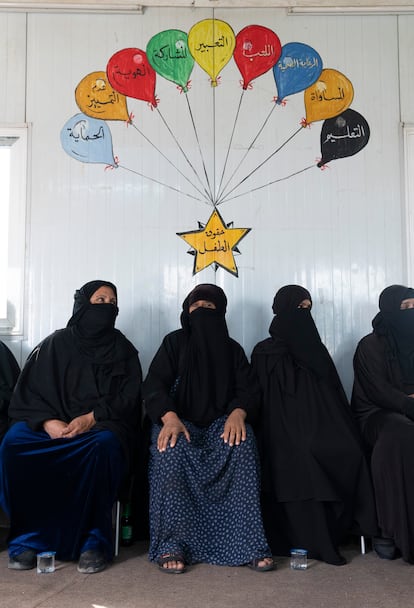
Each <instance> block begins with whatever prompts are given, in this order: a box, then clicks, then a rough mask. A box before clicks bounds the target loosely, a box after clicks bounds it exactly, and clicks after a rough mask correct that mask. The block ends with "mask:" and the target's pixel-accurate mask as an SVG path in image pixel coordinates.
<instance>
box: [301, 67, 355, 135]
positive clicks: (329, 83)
mask: <svg viewBox="0 0 414 608" xmlns="http://www.w3.org/2000/svg"><path fill="white" fill-rule="evenodd" d="M353 98H354V87H353V86H352V83H351V81H350V80H348V78H347V77H346V76H344V75H343V74H341V72H338V71H337V70H331V69H325V70H322V72H321V74H320V76H319V78H318V80H317V81H316V82H314V83H313V84H312V85H311V86H310V87H308V88H307V89H306V90H305V99H304V100H305V109H306V122H307V123H308V124H309V123H311V122H314V121H315V120H326V119H327V118H333V117H334V116H338V114H341V112H344V110H347V109H348V108H349V106H350V105H351V103H352V100H353Z"/></svg>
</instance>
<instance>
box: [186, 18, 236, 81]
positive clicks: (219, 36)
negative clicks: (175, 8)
mask: <svg viewBox="0 0 414 608" xmlns="http://www.w3.org/2000/svg"><path fill="white" fill-rule="evenodd" d="M235 45H236V38H235V35H234V32H233V30H232V28H231V27H230V25H229V24H228V23H226V22H225V21H220V20H219V19H204V20H203V21H199V22H198V23H196V24H195V25H193V27H192V28H191V29H190V31H189V32H188V48H189V49H190V53H191V54H192V56H193V57H194V59H195V61H196V62H197V63H198V65H199V66H200V67H201V68H202V69H203V70H204V71H205V72H207V74H208V75H209V76H210V78H211V86H212V87H216V86H217V76H218V75H219V74H220V72H221V70H222V69H223V68H224V66H225V65H226V64H227V63H228V62H229V61H230V59H231V58H232V56H233V51H234V47H235Z"/></svg>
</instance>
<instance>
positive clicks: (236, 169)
mask: <svg viewBox="0 0 414 608" xmlns="http://www.w3.org/2000/svg"><path fill="white" fill-rule="evenodd" d="M275 107H276V103H274V104H273V106H272V109H271V110H270V112H269V114H268V115H267V117H266V119H265V121H264V123H263V124H262V126H261V127H260V129H259V131H258V133H257V135H256V137H255V138H254V139H253V141H252V142H251V144H250V145H249V147H248V148H247V150H246V152H245V153H244V156H243V158H242V159H241V161H240V162H239V164H238V165H237V167H236V168H235V169H234V171H233V173H232V174H231V175H230V177H229V179H228V180H227V183H226V185H225V186H224V188H223V190H222V191H221V192H220V193H219V195H218V199H220V198H222V197H223V196H226V195H225V192H226V189H227V187H228V185H229V183H230V182H231V180H232V179H233V177H234V176H235V174H236V173H237V171H238V170H239V168H240V165H241V164H242V163H243V161H244V159H245V158H246V156H247V155H248V154H249V152H250V150H251V149H252V148H253V146H254V144H255V143H256V141H257V140H258V139H259V137H260V134H261V133H262V131H263V129H264V128H265V126H266V125H267V123H268V121H269V119H270V117H271V115H272V112H273V110H274V109H275Z"/></svg>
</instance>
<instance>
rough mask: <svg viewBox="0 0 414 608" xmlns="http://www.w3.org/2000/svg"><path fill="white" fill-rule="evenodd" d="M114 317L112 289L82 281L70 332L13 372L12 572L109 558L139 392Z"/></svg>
mask: <svg viewBox="0 0 414 608" xmlns="http://www.w3.org/2000/svg"><path fill="white" fill-rule="evenodd" d="M117 314H118V306H117V291H116V287H115V285H113V284H112V283H110V282H109V281H91V282H89V283H86V285H84V286H83V287H82V288H81V289H80V290H78V291H76V293H75V303H74V308H73V316H72V317H71V319H70V320H69V322H68V325H67V327H66V328H65V329H61V330H59V331H56V332H54V333H53V334H51V335H50V336H49V337H48V338H46V339H45V340H43V342H41V343H40V345H39V346H37V348H35V349H34V351H33V352H32V353H31V355H30V356H29V358H28V360H27V362H26V365H25V367H24V368H23V371H22V373H21V375H20V378H19V380H18V383H17V385H16V389H15V393H14V395H13V397H12V400H11V403H10V408H9V416H10V418H11V427H10V429H9V430H8V432H7V433H6V435H5V437H4V439H3V443H2V445H1V448H0V504H1V505H2V506H3V508H4V510H5V511H6V513H7V514H8V515H9V518H10V535H9V541H8V548H9V556H10V559H9V568H13V569H16V570H27V569H30V568H34V567H35V564H36V553H38V552H39V551H44V550H53V551H56V557H57V559H60V560H76V559H79V563H78V570H79V572H82V573H94V572H99V571H101V570H103V569H104V568H105V566H106V563H107V562H108V561H110V560H111V559H112V556H113V541H112V506H113V503H114V501H115V500H116V497H117V495H118V491H119V488H120V486H121V483H122V481H123V480H124V479H125V477H126V475H127V472H128V466H129V460H130V456H131V453H132V451H133V448H134V444H135V442H136V437H137V429H138V425H139V420H140V387H141V366H140V363H139V359H138V353H137V351H136V349H135V348H134V346H133V345H132V344H131V342H129V340H127V339H126V338H125V336H124V335H123V334H122V333H121V332H119V331H118V330H117V329H115V328H114V325H115V319H116V316H117ZM79 556H80V557H79Z"/></svg>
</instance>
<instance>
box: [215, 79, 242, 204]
mask: <svg viewBox="0 0 414 608" xmlns="http://www.w3.org/2000/svg"><path fill="white" fill-rule="evenodd" d="M243 95H244V89H242V92H241V95H240V99H239V105H238V107H237V111H236V116H235V118H234V124H233V130H232V132H231V136H230V141H229V145H228V148H227V154H226V158H225V161H224V165H223V171H222V172H221V178H220V184H219V187H218V193H217V200H219V199H220V196H221V194H222V193H221V186H222V184H223V179H224V174H225V172H226V167H227V161H228V159H229V154H230V148H231V144H232V143H233V138H234V133H235V130H236V124H237V121H238V118H239V114H240V108H241V104H242V101H243ZM230 179H231V178H230Z"/></svg>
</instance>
